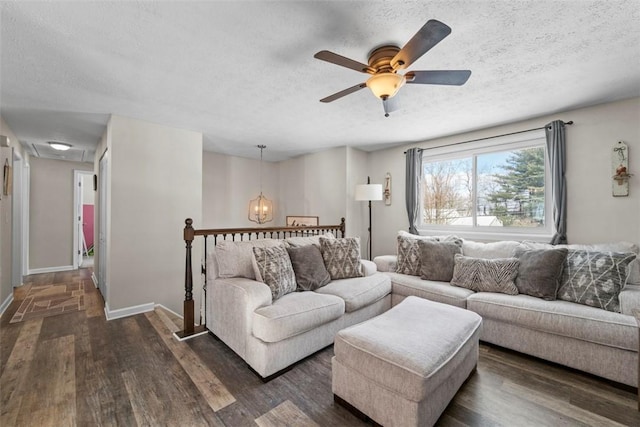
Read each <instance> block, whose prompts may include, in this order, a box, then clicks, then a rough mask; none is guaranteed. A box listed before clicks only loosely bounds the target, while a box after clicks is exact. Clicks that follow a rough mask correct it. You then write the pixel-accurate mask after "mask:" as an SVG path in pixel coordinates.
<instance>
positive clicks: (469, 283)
mask: <svg viewBox="0 0 640 427" xmlns="http://www.w3.org/2000/svg"><path fill="white" fill-rule="evenodd" d="M519 264H520V261H518V259H517V258H495V259H483V258H471V257H466V256H464V255H460V254H456V256H455V265H454V268H453V278H452V279H451V284H452V285H453V286H459V287H461V288H467V289H471V290H472V291H476V292H500V293H503V294H508V295H517V294H518V288H516V284H515V283H514V280H515V278H516V276H517V275H518V265H519Z"/></svg>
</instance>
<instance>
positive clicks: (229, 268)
mask: <svg viewBox="0 0 640 427" xmlns="http://www.w3.org/2000/svg"><path fill="white" fill-rule="evenodd" d="M280 245H282V242H281V241H280V240H276V239H260V240H250V241H246V242H231V241H227V240H223V241H220V242H218V243H217V244H216V249H215V251H216V260H217V261H218V277H221V278H223V279H227V278H230V277H245V278H247V279H255V278H256V274H255V272H254V270H253V247H254V246H256V247H262V248H266V247H274V246H280Z"/></svg>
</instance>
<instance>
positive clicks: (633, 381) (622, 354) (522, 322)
mask: <svg viewBox="0 0 640 427" xmlns="http://www.w3.org/2000/svg"><path fill="white" fill-rule="evenodd" d="M551 248H566V249H567V250H568V251H570V252H571V251H575V253H576V254H592V255H591V256H592V257H593V258H592V261H591V262H592V266H591V267H593V268H594V271H595V267H596V264H598V263H602V262H603V261H602V258H598V255H597V254H607V253H613V254H635V255H636V256H637V254H638V246H637V245H635V244H631V243H627V242H618V243H610V244H596V245H559V246H555V247H552V246H550V245H546V244H540V243H532V242H515V241H504V242H493V243H479V242H474V241H471V240H463V241H462V245H461V253H462V254H463V255H464V256H467V257H476V258H481V259H505V258H510V257H513V256H514V251H516V250H518V249H520V250H523V249H524V250H548V249H551ZM627 258H634V257H633V256H632V255H631V256H628V257H627ZM374 261H375V263H376V265H377V269H378V271H382V272H384V274H386V275H387V276H389V278H390V279H391V284H392V299H391V301H392V305H396V304H398V303H399V302H400V301H402V300H403V299H404V298H406V297H407V296H410V295H414V296H419V297H422V298H426V299H429V300H432V301H436V302H441V303H445V304H451V305H454V306H458V307H462V308H466V309H468V310H471V311H474V312H476V313H478V314H479V315H480V316H482V319H483V326H482V332H481V335H480V339H481V340H482V341H485V342H489V343H492V344H496V345H499V346H502V347H506V348H509V349H512V350H516V351H519V352H522V353H526V354H530V355H533V356H536V357H539V358H542V359H545V360H549V361H552V362H556V363H560V364H562V365H565V366H569V367H571V368H575V369H579V370H581V371H585V372H589V373H592V374H595V375H598V376H601V377H604V378H607V379H610V380H613V381H616V382H619V383H623V384H627V385H629V386H633V387H638V346H639V343H638V335H639V334H638V323H637V321H636V318H635V317H634V310H640V265H639V264H640V262H639V261H638V259H637V258H636V259H635V260H632V261H631V262H630V263H628V264H627V265H626V266H625V267H624V271H621V272H620V275H621V277H623V278H624V284H623V285H624V287H623V288H622V290H621V291H620V292H619V294H618V300H619V311H618V312H617V311H609V310H605V309H602V308H596V307H593V306H589V305H584V304H580V303H575V302H570V301H565V300H561V299H554V300H545V299H542V298H539V297H534V296H530V295H523V294H518V295H509V294H505V293H498V292H474V291H473V290H470V289H467V288H465V287H460V286H452V284H451V283H450V282H445V281H433V280H424V279H422V278H421V277H420V276H416V275H411V274H404V273H398V272H397V271H396V270H397V268H398V256H397V255H387V256H380V257H376V258H375V259H374ZM580 261H581V262H584V261H586V262H587V263H588V262H589V261H588V260H584V259H582V260H580ZM568 262H570V260H569V261H568ZM576 262H577V261H576ZM598 265H599V264H598ZM588 268H590V267H588ZM565 273H566V272H565ZM564 279H565V280H567V278H566V277H565V278H564Z"/></svg>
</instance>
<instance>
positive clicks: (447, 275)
mask: <svg viewBox="0 0 640 427" xmlns="http://www.w3.org/2000/svg"><path fill="white" fill-rule="evenodd" d="M418 246H419V247H420V278H422V279H424V280H435V281H438V282H450V281H451V278H452V277H453V266H454V257H455V255H456V254H459V253H461V252H462V248H461V246H462V242H460V243H459V244H458V243H454V242H432V241H428V240H419V241H418Z"/></svg>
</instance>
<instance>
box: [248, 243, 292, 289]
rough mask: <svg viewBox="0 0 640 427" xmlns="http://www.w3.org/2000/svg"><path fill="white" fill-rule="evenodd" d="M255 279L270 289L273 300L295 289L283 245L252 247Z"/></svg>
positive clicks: (287, 255)
mask: <svg viewBox="0 0 640 427" xmlns="http://www.w3.org/2000/svg"><path fill="white" fill-rule="evenodd" d="M253 256H254V258H255V267H256V280H258V281H259V282H263V283H265V284H266V285H268V286H269V288H270V289H271V297H272V299H273V301H275V300H277V299H278V298H280V297H281V296H283V295H286V294H288V293H289V292H293V291H295V290H296V276H295V274H294V272H293V267H292V266H291V260H290V259H289V254H288V253H287V249H286V248H285V247H284V245H281V246H276V247H254V248H253Z"/></svg>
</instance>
